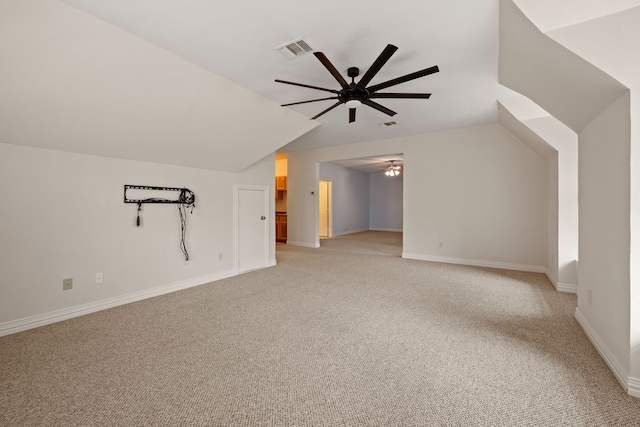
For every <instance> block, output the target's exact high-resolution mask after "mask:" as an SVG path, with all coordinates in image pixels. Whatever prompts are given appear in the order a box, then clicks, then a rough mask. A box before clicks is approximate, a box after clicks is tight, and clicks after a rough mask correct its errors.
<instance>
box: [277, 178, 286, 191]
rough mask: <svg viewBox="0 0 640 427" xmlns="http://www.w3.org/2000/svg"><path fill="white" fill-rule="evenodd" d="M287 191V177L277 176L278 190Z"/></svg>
mask: <svg viewBox="0 0 640 427" xmlns="http://www.w3.org/2000/svg"><path fill="white" fill-rule="evenodd" d="M286 189H287V177H286V176H276V190H278V191H284V190H286Z"/></svg>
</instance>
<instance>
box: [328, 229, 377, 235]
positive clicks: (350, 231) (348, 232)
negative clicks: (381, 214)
mask: <svg viewBox="0 0 640 427" xmlns="http://www.w3.org/2000/svg"><path fill="white" fill-rule="evenodd" d="M363 231H369V229H368V228H362V229H358V230H347V231H343V232H342V233H333V235H332V236H331V237H338V236H346V235H347V234H355V233H362V232H363Z"/></svg>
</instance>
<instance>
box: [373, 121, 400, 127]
mask: <svg viewBox="0 0 640 427" xmlns="http://www.w3.org/2000/svg"><path fill="white" fill-rule="evenodd" d="M397 124H398V123H396V122H384V123H380V124H379V125H378V126H380V127H387V126H393V125H397Z"/></svg>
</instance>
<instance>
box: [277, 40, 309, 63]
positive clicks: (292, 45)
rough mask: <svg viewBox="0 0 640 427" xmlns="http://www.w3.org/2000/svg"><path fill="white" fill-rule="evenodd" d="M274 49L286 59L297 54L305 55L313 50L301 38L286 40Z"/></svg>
mask: <svg viewBox="0 0 640 427" xmlns="http://www.w3.org/2000/svg"><path fill="white" fill-rule="evenodd" d="M275 49H276V50H277V51H278V52H280V53H281V54H283V55H284V56H285V58H287V59H294V58H297V57H299V56H302V55H306V54H307V53H309V52H313V48H312V47H311V46H309V44H308V43H307V42H305V41H304V40H302V39H298V40H293V41H290V42H287V43H285V44H283V45H281V46H278V47H276V48H275Z"/></svg>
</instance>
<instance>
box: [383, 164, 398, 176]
mask: <svg viewBox="0 0 640 427" xmlns="http://www.w3.org/2000/svg"><path fill="white" fill-rule="evenodd" d="M394 162H395V160H389V166H387V169H386V170H385V171H384V174H385V175H386V176H391V177H393V176H398V175H400V170H402V166H399V165H395V164H394Z"/></svg>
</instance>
